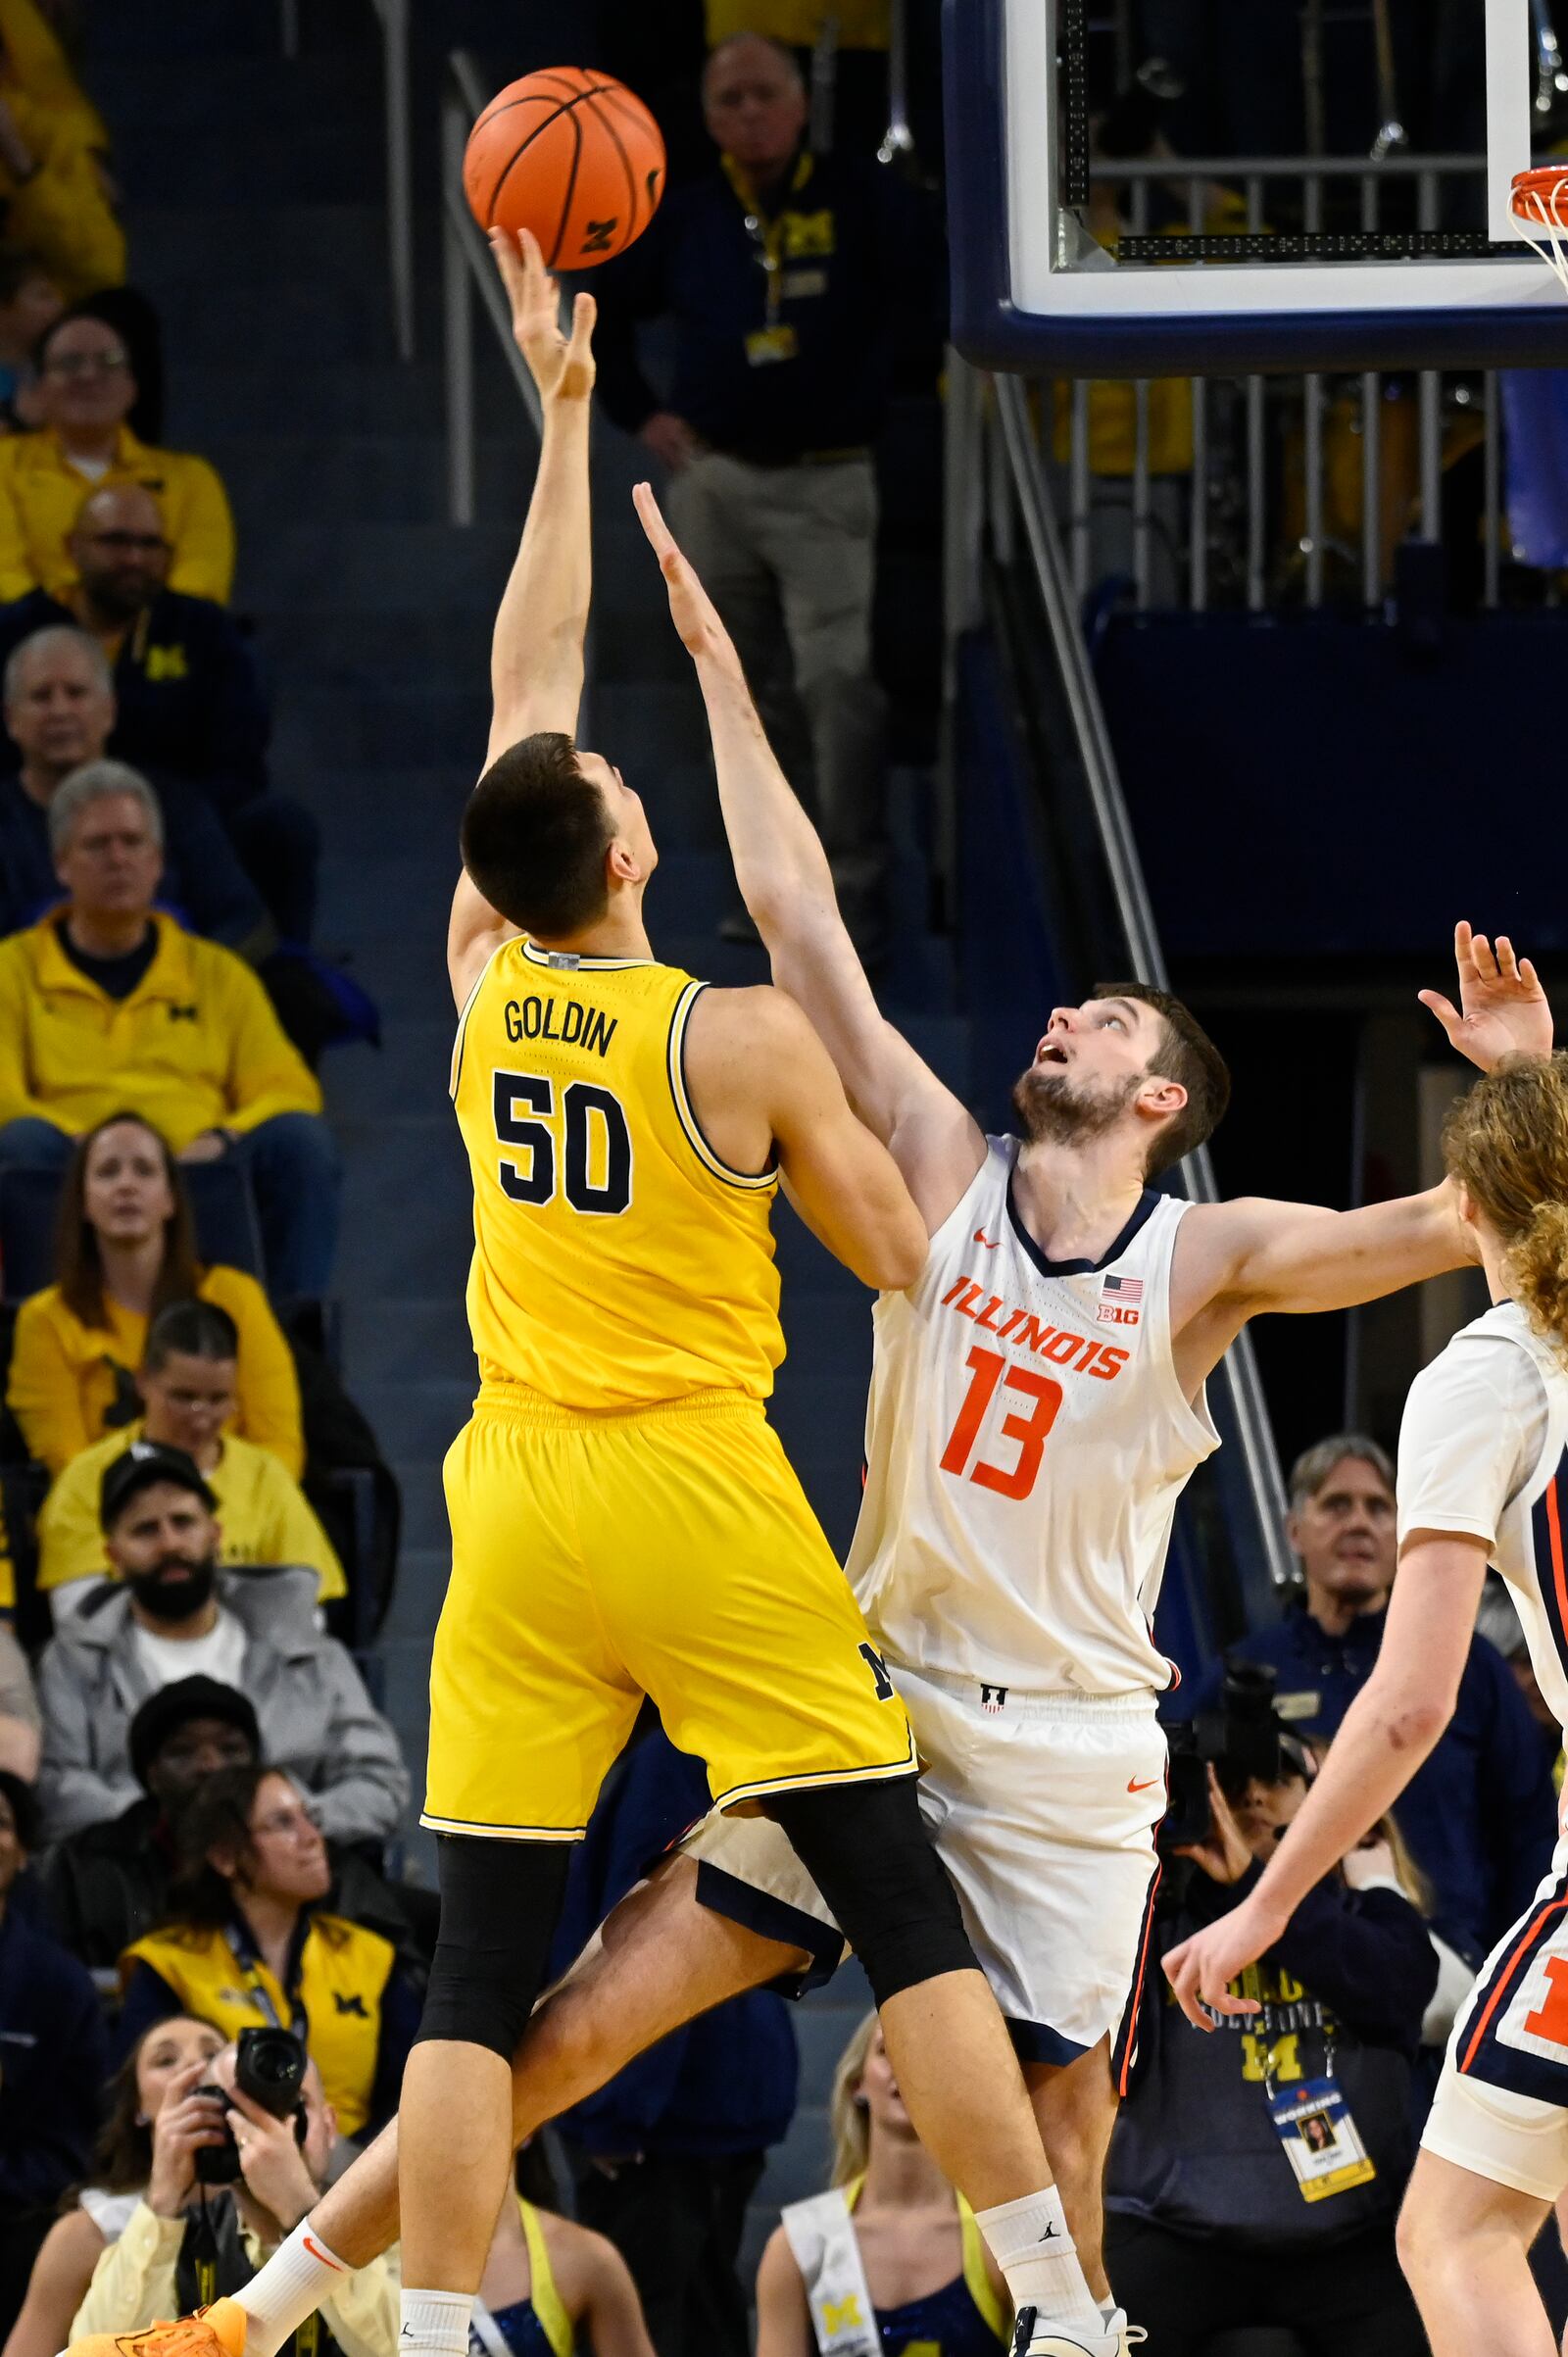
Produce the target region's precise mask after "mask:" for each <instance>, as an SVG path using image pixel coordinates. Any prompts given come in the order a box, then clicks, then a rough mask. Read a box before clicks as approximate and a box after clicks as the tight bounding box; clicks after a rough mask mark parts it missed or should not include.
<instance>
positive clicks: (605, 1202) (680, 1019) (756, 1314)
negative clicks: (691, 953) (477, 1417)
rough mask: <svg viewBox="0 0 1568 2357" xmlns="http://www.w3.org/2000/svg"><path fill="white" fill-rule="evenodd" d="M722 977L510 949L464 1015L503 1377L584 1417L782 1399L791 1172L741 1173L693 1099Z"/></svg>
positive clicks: (471, 1118)
mask: <svg viewBox="0 0 1568 2357" xmlns="http://www.w3.org/2000/svg"><path fill="white" fill-rule="evenodd" d="M705 987H706V985H705V984H703V983H701V982H696V981H694V980H693V979H692V977H691V976H690V975H689V974H683V973H680V972H678V971H677V970H676V969H675V968H674V967H673V966H667V965H659V964H656V963H655V962H654V961H653V960H652V959H651V958H573V957H566V956H563V955H562V954H560V953H559V952H555V951H545V950H541V949H539V948H538V947H537V946H536V945H535V944H534V943H532V942H530V941H528V940H526V939H524V940H519V941H511V942H507V943H506V944H505V945H504V946H503V947H502V948H501V949H499V950H498V951H497V952H496V954H495V956H494V957H493V958H491V959H490V962H489V963H488V965H486V967H485V969H484V971H483V973H482V974H481V975H480V977H479V979H478V981H477V982H476V983H475V984H474V987H473V991H472V993H471V995H470V997H469V1000H468V1004H467V1006H466V1007H465V1009H464V1011H463V1018H462V1020H461V1022H460V1023H459V1025H458V1038H457V1045H456V1047H455V1049H454V1051H453V1057H452V1099H453V1103H454V1105H456V1107H457V1114H458V1125H459V1127H460V1129H461V1130H462V1132H463V1142H464V1144H465V1146H466V1148H467V1151H468V1162H469V1167H470V1169H471V1170H472V1173H473V1234H474V1252H473V1266H472V1270H471V1272H470V1274H469V1278H468V1323H469V1326H470V1329H471V1331H472V1334H473V1347H474V1350H475V1352H476V1353H477V1355H478V1360H479V1373H480V1377H481V1380H483V1381H485V1382H494V1381H502V1382H514V1383H525V1384H527V1385H528V1386H529V1387H530V1389H531V1390H533V1391H536V1392H540V1393H542V1394H543V1395H544V1396H545V1398H547V1399H554V1400H556V1401H558V1402H559V1403H560V1404H561V1405H562V1406H564V1407H570V1408H576V1409H579V1410H590V1411H591V1410H594V1409H602V1408H630V1407H641V1406H647V1405H651V1404H652V1403H654V1402H655V1401H658V1400H663V1399H683V1398H686V1397H688V1396H689V1395H690V1394H691V1393H693V1392H703V1391H715V1390H719V1391H733V1392H742V1393H745V1394H747V1395H749V1396H750V1397H751V1398H753V1399H765V1398H766V1397H767V1395H768V1393H769V1392H770V1391H771V1390H772V1388H773V1370H774V1368H775V1367H776V1366H777V1365H778V1363H779V1361H780V1359H781V1358H782V1357H783V1355H784V1338H783V1335H782V1333H781V1332H780V1330H779V1322H778V1271H777V1269H776V1268H775V1266H774V1263H773V1235H772V1227H771V1222H770V1213H771V1206H772V1201H773V1194H774V1190H775V1188H776V1185H777V1177H776V1173H775V1172H773V1171H772V1170H765V1171H761V1172H757V1173H747V1172H745V1171H738V1170H730V1169H728V1168H727V1167H726V1166H725V1164H724V1163H723V1162H721V1161H720V1160H719V1158H718V1156H717V1155H716V1154H714V1153H713V1152H712V1150H711V1147H710V1146H709V1144H708V1142H707V1140H706V1139H705V1138H704V1136H703V1133H702V1131H701V1130H700V1128H699V1127H698V1125H697V1119H696V1115H695V1114H694V1112H693V1111H692V1107H691V1105H690V1102H689V1101H688V1098H687V1095H686V1086H685V1077H684V1072H683V1053H682V1051H683V1042H684V1039H685V1033H686V1023H687V1019H688V1017H689V1016H690V1013H691V1009H692V1006H693V1003H694V1001H695V1000H696V998H697V996H698V994H699V992H700V991H702V990H703V989H704V988H705Z"/></svg>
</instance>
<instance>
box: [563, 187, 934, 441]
mask: <svg viewBox="0 0 1568 2357" xmlns="http://www.w3.org/2000/svg"><path fill="white" fill-rule="evenodd" d="M746 221H747V215H746V209H745V207H744V206H743V204H742V202H741V200H740V198H739V197H738V196H737V195H736V193H735V191H734V189H733V188H732V187H731V186H730V183H729V181H728V179H727V178H726V177H725V175H724V173H723V172H720V171H713V172H710V173H708V174H707V175H706V176H705V177H704V178H702V179H700V180H695V181H693V182H691V183H690V184H689V185H688V186H687V187H684V188H678V189H675V190H673V191H672V192H671V193H670V194H669V195H668V196H667V197H666V198H665V199H664V202H663V204H662V206H661V207H660V209H659V211H658V213H656V214H655V216H654V219H653V221H652V224H651V225H650V226H649V228H648V229H646V230H645V231H644V233H643V235H642V236H641V237H640V238H639V239H638V240H637V242H636V244H635V245H634V246H632V247H631V248H630V250H629V251H628V252H627V253H626V254H624V255H623V256H620V257H618V258H617V259H616V260H615V261H613V262H611V263H607V264H606V265H605V266H604V267H603V268H602V269H601V270H597V271H596V272H595V274H594V291H595V293H596V294H597V296H598V297H599V313H600V317H599V328H598V332H597V334H596V336H595V339H594V341H595V350H596V353H597V357H598V363H599V379H598V382H599V395H600V399H601V400H602V401H603V403H604V405H605V408H606V410H607V411H608V412H609V414H610V416H611V417H613V419H614V420H615V423H616V424H617V425H620V426H624V427H625V429H626V430H627V432H629V433H635V432H636V430H637V428H638V427H639V426H640V425H642V424H643V423H644V422H645V421H646V419H647V418H648V417H651V416H652V415H653V413H654V411H655V410H660V409H668V410H673V411H674V412H675V413H676V414H677V415H678V416H680V417H684V418H685V419H686V420H687V422H688V423H689V424H690V425H693V426H695V427H696V429H697V431H698V432H699V433H700V434H701V435H702V437H703V439H704V440H705V441H707V442H710V443H711V444H712V446H713V447H714V449H716V450H724V451H731V452H733V453H735V454H736V455H737V456H739V457H742V458H747V459H752V460H755V461H758V462H759V463H760V464H763V465H773V464H779V465H781V464H785V463H787V462H788V461H790V460H793V459H797V458H799V457H800V456H801V455H802V453H803V452H806V451H831V450H848V449H856V448H859V447H861V446H863V445H865V444H866V443H869V442H870V441H871V440H872V439H873V437H874V436H875V434H876V432H877V429H878V427H879V426H880V424H881V422H882V415H883V411H884V408H885V406H886V403H887V399H888V395H889V393H890V392H891V391H892V390H893V389H894V386H895V384H896V383H900V382H903V381H906V380H908V379H912V378H915V377H917V376H919V375H920V373H921V372H922V371H923V373H924V377H925V381H926V382H928V383H929V382H930V381H931V380H932V378H933V377H934V374H935V367H936V362H937V358H938V355H939V354H940V349H941V339H942V334H943V320H944V312H945V281H944V273H943V260H942V242H941V231H940V228H939V226H938V223H937V221H936V219H935V217H934V215H933V213H932V212H931V210H930V209H929V207H928V206H927V205H926V204H925V202H924V201H923V199H922V198H920V197H919V196H918V195H917V194H916V192H915V191H913V190H912V189H910V188H909V187H908V186H907V184H906V183H905V182H904V181H902V180H901V179H899V178H898V176H897V175H896V174H895V173H892V172H886V171H884V170H883V169H882V168H881V167H880V166H879V165H876V164H872V163H870V162H868V161H867V160H866V159H865V158H863V157H859V156H822V157H813V156H810V155H809V154H807V155H803V156H802V157H801V159H800V161H799V164H798V165H797V167H796V172H795V174H794V180H793V184H788V183H787V184H786V191H785V193H783V194H782V195H781V197H780V199H779V201H778V206H777V210H776V212H775V214H774V215H773V216H772V217H771V220H770V229H771V233H772V234H773V235H774V236H775V238H776V241H777V244H778V248H779V269H778V270H777V272H776V273H770V272H769V271H768V270H765V269H764V268H763V267H762V261H761V257H760V233H759V234H758V235H754V234H753V233H752V232H750V231H748V229H747V226H746ZM770 275H776V277H777V282H778V291H779V305H778V315H777V322H778V325H779V326H780V327H781V328H782V329H783V330H785V331H786V332H787V334H788V337H789V338H790V339H791V340H792V341H793V344H794V347H795V349H794V351H793V353H791V354H788V355H786V356H785V357H781V358H773V359H769V360H766V361H764V362H761V363H758V362H757V361H756V360H755V359H753V358H750V357H748V348H747V339H748V337H755V336H756V335H757V334H758V333H759V332H760V330H761V329H762V328H764V327H765V326H766V324H767V319H768V281H769V276H770ZM665 313H672V314H673V316H674V328H675V337H674V368H673V376H672V380H671V383H670V386H669V391H668V395H667V398H662V397H661V396H660V395H659V394H657V393H656V392H655V391H654V389H653V387H652V386H651V385H650V383H649V381H648V379H647V377H646V376H645V375H644V373H643V370H642V368H641V366H640V363H639V360H638V355H637V337H636V329H637V322H638V321H639V320H640V319H653V318H657V317H659V316H662V314H665ZM754 351H755V347H754Z"/></svg>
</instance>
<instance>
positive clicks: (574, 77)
mask: <svg viewBox="0 0 1568 2357" xmlns="http://www.w3.org/2000/svg"><path fill="white" fill-rule="evenodd" d="M463 187H464V193H465V195H466V197H467V200H468V204H469V207H470V208H471V210H472V213H473V218H474V220H475V221H477V222H478V224H479V226H480V228H481V229H490V228H502V229H512V230H517V229H531V230H532V231H533V233H534V235H535V237H537V238H538V240H539V245H540V250H541V251H542V253H543V255H544V258H545V263H546V267H547V268H548V269H550V270H592V269H593V267H594V265H595V264H596V263H599V262H608V261H609V260H610V257H611V256H612V254H619V253H621V252H622V251H623V250H624V249H625V247H627V246H629V245H630V244H631V241H632V239H633V238H634V237H640V236H641V235H642V232H643V231H644V229H646V228H647V226H648V224H649V222H650V221H652V220H653V218H654V213H655V210H656V208H657V206H658V204H659V200H660V197H661V196H662V194H663V188H664V142H663V140H662V137H661V136H660V130H659V125H658V123H656V122H655V121H654V119H653V117H652V115H650V113H649V112H648V109H647V108H646V107H645V106H644V105H643V102H642V100H641V99H640V98H634V97H633V95H632V93H631V92H630V90H628V89H627V87H626V85H625V83H624V82H618V81H614V80H613V79H612V77H611V76H610V75H609V74H598V73H588V72H585V71H584V70H583V69H582V68H581V67H578V66H549V67H545V68H543V69H541V71H540V72H539V73H537V74H524V75H523V77H522V79H521V80H520V81H515V82H509V83H508V84H507V86H506V88H505V89H504V90H500V91H498V92H497V93H496V95H495V97H494V98H492V99H491V101H490V104H489V105H488V106H487V107H486V108H485V111H484V113H483V114H482V115H481V116H480V118H479V120H478V122H477V123H475V124H474V126H473V129H472V130H471V131H470V132H469V134H468V145H467V150H466V154H465V155H464V159H463Z"/></svg>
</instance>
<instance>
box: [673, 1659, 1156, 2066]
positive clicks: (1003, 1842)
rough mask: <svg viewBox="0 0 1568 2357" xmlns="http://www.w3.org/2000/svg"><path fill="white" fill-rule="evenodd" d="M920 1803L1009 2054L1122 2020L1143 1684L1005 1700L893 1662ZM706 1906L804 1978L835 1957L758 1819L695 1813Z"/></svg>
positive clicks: (1147, 1806) (1143, 1733)
mask: <svg viewBox="0 0 1568 2357" xmlns="http://www.w3.org/2000/svg"><path fill="white" fill-rule="evenodd" d="M888 1668H889V1672H890V1674H891V1676H892V1678H893V1681H894V1683H895V1685H896V1686H897V1687H898V1690H899V1693H900V1694H901V1695H902V1696H903V1698H904V1704H905V1707H906V1709H907V1711H908V1714H909V1721H910V1724H911V1726H912V1727H913V1729H914V1736H915V1742H916V1743H917V1744H918V1746H919V1751H920V1761H921V1770H922V1773H921V1777H920V1788H919V1790H920V1809H921V1814H922V1816H923V1817H924V1819H925V1823H926V1828H927V1831H928V1832H929V1833H930V1834H931V1837H932V1839H933V1841H935V1844H936V1848H937V1853H938V1855H939V1856H940V1858H941V1860H942V1863H943V1865H944V1866H945V1867H946V1868H947V1870H948V1873H949V1875H950V1876H951V1877H952V1880H953V1884H954V1887H955V1889H956V1891H957V1894H958V1899H959V1903H960V1905H961V1906H962V1909H963V1919H964V1924H965V1927H966V1929H967V1931H968V1934H969V1938H970V1940H971V1941H972V1942H973V1945H974V1950H975V1955H976V1958H977V1960H978V1962H979V1964H980V1968H981V1970H982V1971H983V1972H984V1973H985V1975H986V1977H987V1979H988V1980H989V1981H990V1983H991V1986H992V1988H993V1989H995V1990H996V1993H997V2000H998V2002H999V2004H1000V2005H1001V2007H1002V2010H1003V2013H1004V2015H1005V2017H1006V2020H1007V2023H1008V2026H1009V2028H1010V2029H1011V2032H1012V2036H1013V2040H1014V2043H1015V2044H1016V2046H1017V2049H1018V2052H1019V2054H1020V2055H1021V2057H1022V2058H1023V2059H1024V2060H1025V2061H1026V2062H1031V2061H1032V2062H1052V2063H1066V2062H1071V2061H1073V2060H1074V2059H1075V2058H1076V2057H1077V2056H1078V2055H1079V2054H1082V2053H1085V2052H1087V2051H1088V2049H1089V2048H1090V2047H1092V2046H1095V2045H1098V2044H1099V2043H1100V2040H1101V2039H1102V2038H1104V2037H1106V2036H1107V2035H1108V2036H1109V2037H1110V2038H1111V2039H1112V2041H1113V2058H1114V2061H1115V2066H1116V2070H1117V2075H1118V2083H1119V2081H1120V2079H1121V2078H1122V2077H1123V2076H1124V2075H1125V2068H1126V2060H1127V2058H1126V2056H1125V2054H1124V2053H1123V2052H1121V2051H1120V2048H1121V2047H1122V2046H1124V2045H1125V2043H1126V2042H1127V2041H1126V2038H1125V2037H1124V2035H1123V2033H1124V2030H1125V2029H1126V2028H1128V2027H1130V2024H1131V2021H1132V2019H1133V2017H1134V2015H1135V2014H1136V2006H1134V2005H1131V2004H1130V2003H1129V2000H1130V1999H1131V1998H1132V1997H1134V1996H1135V1995H1136V1993H1137V1991H1138V1989H1139V1985H1140V1981H1141V1976H1142V1974H1143V1973H1144V1972H1145V1971H1146V1970H1147V1967H1148V1952H1149V1929H1150V1916H1151V1911H1152V1901H1153V1891H1154V1883H1155V1880H1156V1862H1155V1857H1154V1828H1155V1826H1156V1825H1157V1824H1158V1822H1159V1819H1160V1817H1161V1815H1162V1814H1163V1812H1164V1807H1165V1737H1164V1733H1163V1731H1162V1729H1161V1727H1160V1725H1159V1722H1158V1720H1157V1718H1156V1716H1155V1711H1154V1700H1153V1696H1152V1695H1151V1694H1115V1695H1110V1696H1107V1697H1102V1696H1096V1695H1079V1694H1018V1693H1016V1692H1015V1691H1014V1690H1012V1689H1009V1688H1005V1687H995V1686H984V1687H983V1686H981V1685H979V1684H977V1683H976V1682H975V1681H974V1680H972V1679H967V1678H948V1677H941V1676H937V1675H936V1674H934V1673H933V1672H931V1671H929V1670H918V1671H916V1670H910V1669H907V1668H905V1667H903V1666H902V1665H900V1664H898V1663H894V1662H889V1664H888ZM683 1847H684V1850H685V1852H686V1854H687V1855H688V1856H689V1857H694V1858H696V1859H697V1861H698V1865H699V1869H700V1871H699V1879H698V1894H699V1896H700V1897H701V1899H702V1900H703V1903H704V1904H705V1905H707V1906H710V1907H711V1908H712V1909H713V1910H714V1911H715V1913H718V1914H721V1915H727V1916H730V1917H732V1918H733V1919H734V1920H735V1921H737V1922H740V1923H745V1924H748V1925H750V1926H751V1928H752V1929H753V1930H755V1931H759V1932H761V1933H763V1934H764V1935H765V1936H766V1937H767V1938H769V1939H774V1940H788V1941H790V1942H791V1943H792V1944H794V1945H798V1946H800V1947H804V1948H806V1949H807V1950H808V1951H809V1953H810V1955H811V1956H812V1958H813V1960H814V1968H813V1971H812V1972H811V1973H810V1974H809V1975H808V1977H807V1981H806V1983H805V1984H804V1985H805V1986H808V1987H809V1986H810V1985H811V1983H812V1982H813V1981H815V1980H820V1979H822V1978H824V1977H825V1975H826V1973H828V1972H831V1971H832V1970H833V1969H834V1968H835V1967H836V1965H837V1964H838V1963H839V1962H840V1960H841V1958H842V1956H843V1954H844V1945H843V1941H842V1940H841V1939H840V1937H839V1934H838V1927H837V1925H836V1924H835V1923H834V1921H833V1918H832V1916H831V1915H830V1914H829V1913H828V1910H827V1907H826V1905H825V1904H824V1902H823V1899H822V1896H821V1893H820V1892H819V1891H818V1890H817V1888H816V1885H815V1884H814V1883H813V1882H812V1881H811V1878H810V1876H809V1874H808V1873H807V1871H806V1869H805V1867H804V1866H802V1864H801V1862H800V1860H799V1859H798V1858H797V1857H796V1855H795V1852H794V1850H793V1849H792V1848H791V1847H790V1845H789V1842H788V1841H786V1840H785V1838H784V1835H783V1833H782V1832H781V1831H780V1829H779V1828H778V1827H777V1826H776V1825H774V1824H773V1823H772V1822H771V1821H770V1820H769V1819H767V1818H765V1817H732V1816H724V1815H721V1814H719V1813H718V1812H717V1811H715V1812H713V1813H712V1814H711V1815H710V1816H708V1817H705V1818H704V1820H703V1822H702V1823H701V1824H700V1825H699V1826H698V1827H697V1828H696V1829H695V1831H694V1832H692V1833H691V1834H689V1835H688V1836H687V1839H686V1841H685V1842H684V1844H683Z"/></svg>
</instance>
